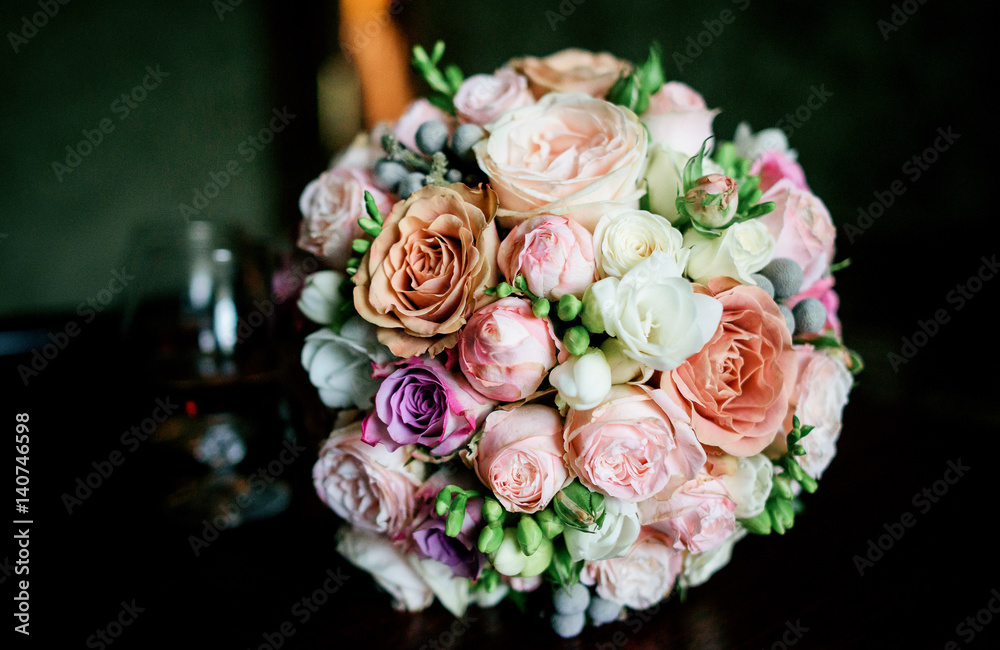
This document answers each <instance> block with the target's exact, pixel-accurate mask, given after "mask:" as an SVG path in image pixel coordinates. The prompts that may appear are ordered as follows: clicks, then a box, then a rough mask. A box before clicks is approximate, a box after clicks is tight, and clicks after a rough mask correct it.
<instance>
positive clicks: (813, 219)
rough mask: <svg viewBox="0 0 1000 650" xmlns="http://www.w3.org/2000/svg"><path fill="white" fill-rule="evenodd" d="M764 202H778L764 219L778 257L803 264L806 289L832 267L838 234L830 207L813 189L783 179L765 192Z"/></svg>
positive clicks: (803, 282) (803, 287)
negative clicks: (834, 246)
mask: <svg viewBox="0 0 1000 650" xmlns="http://www.w3.org/2000/svg"><path fill="white" fill-rule="evenodd" d="M760 200H761V202H762V203H763V202H767V201H774V202H775V204H776V205H775V207H774V211H772V212H770V213H768V214H765V215H764V216H763V217H761V218H760V220H761V222H762V223H763V224H764V225H765V226H767V230H768V232H770V233H771V236H772V237H774V241H775V246H774V256H775V257H790V258H791V259H793V260H795V261H796V262H798V264H799V266H801V267H802V276H803V279H802V290H803V291H806V290H808V289H809V288H810V287H811V286H812V285H813V284H814V283H815V282H816V281H817V280H819V279H820V278H821V277H823V275H824V274H825V273H826V272H827V271H828V270H829V268H830V262H832V261H833V244H834V239H835V238H836V236H837V229H836V228H834V225H833V220H832V219H831V218H830V213H829V211H827V209H826V206H825V205H823V202H822V201H820V200H819V198H818V197H816V195H814V194H813V193H812V192H810V191H809V190H804V189H801V188H799V187H798V186H796V184H795V183H794V182H793V181H792V180H790V179H787V178H786V179H782V180H780V181H778V182H777V183H775V184H774V185H773V186H772V187H771V189H769V190H768V191H766V192H764V196H762V197H761V199H760Z"/></svg>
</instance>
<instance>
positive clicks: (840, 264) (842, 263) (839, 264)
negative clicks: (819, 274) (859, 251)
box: [830, 257, 851, 273]
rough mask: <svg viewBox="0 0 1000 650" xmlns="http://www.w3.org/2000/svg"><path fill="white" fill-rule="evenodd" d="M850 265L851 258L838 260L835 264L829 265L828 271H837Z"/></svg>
mask: <svg viewBox="0 0 1000 650" xmlns="http://www.w3.org/2000/svg"><path fill="white" fill-rule="evenodd" d="M850 265H851V258H849V257H848V258H847V259H843V260H840V261H839V262H837V263H835V264H831V265H830V273H836V272H837V271H842V270H844V269H846V268H847V267H848V266H850Z"/></svg>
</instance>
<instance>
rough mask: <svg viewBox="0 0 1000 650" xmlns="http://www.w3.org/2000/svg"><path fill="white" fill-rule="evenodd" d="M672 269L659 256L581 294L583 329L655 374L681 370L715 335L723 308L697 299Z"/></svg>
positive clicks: (707, 298)
mask: <svg viewBox="0 0 1000 650" xmlns="http://www.w3.org/2000/svg"><path fill="white" fill-rule="evenodd" d="M675 266H676V263H675V262H674V260H673V259H672V258H671V257H670V255H668V254H667V253H662V252H659V251H657V252H655V253H653V254H652V255H650V256H649V257H647V258H646V259H644V260H643V261H641V262H639V263H638V264H636V265H635V266H633V267H632V269H631V270H629V272H628V273H626V274H625V276H624V277H622V279H621V280H619V279H618V278H604V279H603V280H598V281H597V282H595V283H594V284H592V285H591V286H590V288H589V289H587V293H586V294H585V295H584V299H583V302H584V311H583V322H584V324H585V325H586V326H587V328H588V329H590V330H591V331H597V327H596V326H600V328H601V329H603V330H604V331H605V332H607V333H608V334H609V335H610V336H614V337H616V338H617V339H618V340H619V341H621V343H622V345H623V346H624V350H623V354H625V356H627V357H630V358H632V359H635V360H636V361H638V362H639V363H642V364H643V365H646V366H649V367H650V368H652V369H654V370H673V369H674V368H676V367H677V366H679V365H681V364H682V363H684V361H685V360H686V359H687V358H688V357H689V356H691V355H692V354H694V353H695V352H697V351H698V350H700V349H701V348H702V346H704V345H705V343H707V342H708V340H709V339H710V338H712V336H713V335H714V334H715V330H716V329H717V328H718V327H719V321H720V319H721V318H722V303H720V302H719V301H718V300H716V299H715V298H712V297H711V296H706V295H703V294H696V293H695V292H694V289H693V288H692V287H691V283H690V282H688V281H687V280H686V279H684V278H682V277H677V276H676V275H673V274H672V271H673V270H674V267H675ZM553 372H554V371H553Z"/></svg>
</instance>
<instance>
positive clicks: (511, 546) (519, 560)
mask: <svg viewBox="0 0 1000 650" xmlns="http://www.w3.org/2000/svg"><path fill="white" fill-rule="evenodd" d="M490 561H491V562H493V568H494V569H496V570H497V572H498V573H500V574H501V575H505V576H516V575H518V574H519V573H521V572H522V571H524V566H525V564H527V563H528V556H527V555H525V554H524V553H522V552H521V545H520V544H518V543H517V533H516V532H514V529H513V528H505V529H504V531H503V541H502V542H501V543H500V548H498V549H497V550H496V552H495V553H491V554H490Z"/></svg>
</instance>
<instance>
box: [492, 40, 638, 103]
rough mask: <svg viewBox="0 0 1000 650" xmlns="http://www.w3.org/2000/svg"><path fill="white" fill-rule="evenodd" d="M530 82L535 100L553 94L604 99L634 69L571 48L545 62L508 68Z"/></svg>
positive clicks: (515, 63) (517, 62)
mask: <svg viewBox="0 0 1000 650" xmlns="http://www.w3.org/2000/svg"><path fill="white" fill-rule="evenodd" d="M507 65H508V66H510V67H511V68H513V69H514V70H515V71H517V72H520V73H521V74H523V75H524V76H525V77H527V78H528V84H529V85H530V87H531V92H532V93H534V95H535V98H536V99H537V98H541V97H542V95H545V94H546V93H551V92H559V93H585V94H587V95H590V96H591V97H599V98H602V99H603V98H604V96H605V95H606V94H607V93H608V90H609V89H610V88H611V86H613V85H614V83H615V80H617V79H618V76H619V75H621V74H622V73H624V72H628V70H629V69H630V68H631V65H630V64H629V62H628V61H623V60H622V59H619V58H618V57H616V56H614V55H612V54H608V53H607V52H597V53H595V52H588V51H587V50H580V49H576V48H568V49H565V50H561V51H559V52H556V53H555V54H550V55H548V56H546V57H543V58H540V59H539V58H536V57H533V56H528V57H524V58H522V59H513V60H512V61H510V63H508V64H507Z"/></svg>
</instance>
